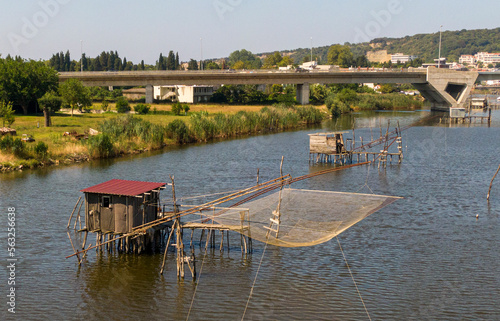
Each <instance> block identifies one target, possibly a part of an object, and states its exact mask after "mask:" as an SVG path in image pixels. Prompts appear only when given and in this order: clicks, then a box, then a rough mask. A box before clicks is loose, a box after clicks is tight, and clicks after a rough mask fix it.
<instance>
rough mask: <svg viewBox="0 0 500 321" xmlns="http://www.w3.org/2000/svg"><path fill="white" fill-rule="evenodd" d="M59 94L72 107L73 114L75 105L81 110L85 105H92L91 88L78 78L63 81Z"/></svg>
mask: <svg viewBox="0 0 500 321" xmlns="http://www.w3.org/2000/svg"><path fill="white" fill-rule="evenodd" d="M59 94H60V95H61V97H62V99H63V101H64V103H66V104H67V105H69V106H70V107H71V116H73V110H74V109H75V107H77V108H78V109H79V110H80V111H81V110H82V108H83V107H89V106H92V101H91V100H90V90H89V89H88V88H87V87H85V86H84V85H83V83H82V82H81V81H80V80H78V79H68V80H66V81H65V82H63V83H62V84H61V85H60V86H59Z"/></svg>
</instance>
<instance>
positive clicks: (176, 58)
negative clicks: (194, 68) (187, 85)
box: [175, 52, 181, 70]
mask: <svg viewBox="0 0 500 321" xmlns="http://www.w3.org/2000/svg"><path fill="white" fill-rule="evenodd" d="M180 66H181V63H180V61H179V52H176V53H175V69H176V70H177V69H179V67H180Z"/></svg>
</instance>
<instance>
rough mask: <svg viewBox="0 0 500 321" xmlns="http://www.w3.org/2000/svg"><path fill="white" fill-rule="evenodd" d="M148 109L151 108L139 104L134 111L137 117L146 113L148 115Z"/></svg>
mask: <svg viewBox="0 0 500 321" xmlns="http://www.w3.org/2000/svg"><path fill="white" fill-rule="evenodd" d="M150 108H151V106H149V105H147V104H142V103H141V104H137V105H135V106H134V111H135V112H136V113H137V114H139V115H146V114H147V113H149V109H150Z"/></svg>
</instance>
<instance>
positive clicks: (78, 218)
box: [73, 196, 83, 230]
mask: <svg viewBox="0 0 500 321" xmlns="http://www.w3.org/2000/svg"><path fill="white" fill-rule="evenodd" d="M80 197H81V196H80ZM82 205H83V202H81V203H80V207H79V208H78V212H77V214H76V218H75V225H74V226H73V229H74V230H76V223H77V222H78V221H79V220H80V210H81V209H82ZM80 228H82V222H80Z"/></svg>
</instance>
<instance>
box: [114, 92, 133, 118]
mask: <svg viewBox="0 0 500 321" xmlns="http://www.w3.org/2000/svg"><path fill="white" fill-rule="evenodd" d="M130 109H131V108H130V104H129V103H128V100H127V99H125V97H123V96H122V97H118V99H117V100H116V111H117V112H118V113H120V114H124V113H126V112H129V111H130Z"/></svg>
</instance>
